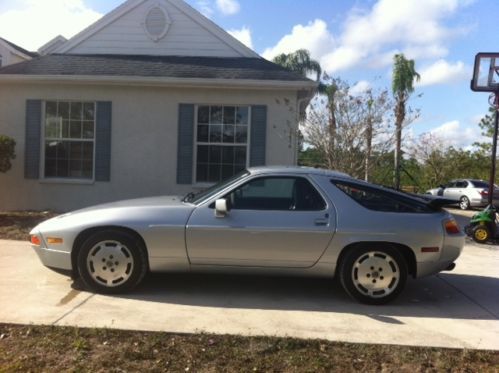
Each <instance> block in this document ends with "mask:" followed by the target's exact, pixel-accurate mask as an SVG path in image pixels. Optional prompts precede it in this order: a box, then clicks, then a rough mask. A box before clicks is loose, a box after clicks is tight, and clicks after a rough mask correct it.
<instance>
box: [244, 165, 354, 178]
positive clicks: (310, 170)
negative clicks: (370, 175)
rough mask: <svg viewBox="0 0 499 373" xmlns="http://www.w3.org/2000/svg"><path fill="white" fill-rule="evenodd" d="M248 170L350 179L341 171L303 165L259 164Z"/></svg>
mask: <svg viewBox="0 0 499 373" xmlns="http://www.w3.org/2000/svg"><path fill="white" fill-rule="evenodd" d="M248 171H249V172H250V173H251V174H275V173H277V174H279V173H283V174H285V173H293V174H304V175H321V176H331V177H340V178H348V179H352V177H351V176H350V175H348V174H345V173H343V172H338V171H333V170H326V169H324V168H315V167H303V166H261V167H250V168H248Z"/></svg>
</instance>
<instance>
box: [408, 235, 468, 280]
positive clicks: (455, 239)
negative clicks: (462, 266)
mask: <svg viewBox="0 0 499 373" xmlns="http://www.w3.org/2000/svg"><path fill="white" fill-rule="evenodd" d="M464 237H465V235H464V233H463V232H461V233H460V234H456V235H446V236H445V239H444V245H443V247H442V250H441V253H440V258H439V259H438V260H435V261H426V262H417V264H416V266H417V269H416V277H418V278H419V277H425V276H430V275H434V274H436V273H439V272H441V271H445V270H446V269H447V268H448V267H449V266H450V265H451V264H452V263H454V262H455V261H456V259H457V258H459V255H461V252H462V251H463V247H464Z"/></svg>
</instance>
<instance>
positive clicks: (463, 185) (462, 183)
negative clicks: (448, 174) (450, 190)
mask: <svg viewBox="0 0 499 373" xmlns="http://www.w3.org/2000/svg"><path fill="white" fill-rule="evenodd" d="M467 186H468V182H467V181H458V182H457V183H456V187H457V188H466V187H467Z"/></svg>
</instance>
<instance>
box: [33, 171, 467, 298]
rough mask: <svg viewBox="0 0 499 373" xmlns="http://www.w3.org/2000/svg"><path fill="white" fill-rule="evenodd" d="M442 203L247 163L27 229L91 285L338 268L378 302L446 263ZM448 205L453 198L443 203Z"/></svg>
mask: <svg viewBox="0 0 499 373" xmlns="http://www.w3.org/2000/svg"><path fill="white" fill-rule="evenodd" d="M446 202H449V201H445V200H443V199H441V198H438V197H437V198H435V197H431V196H427V197H425V199H423V198H418V197H415V196H412V195H408V194H405V193H400V192H396V191H393V190H390V189H387V188H383V187H379V186H375V185H373V184H369V183H366V182H363V181H360V180H357V179H354V178H351V177H349V176H348V175H345V174H341V173H337V172H332V171H326V170H319V169H312V168H299V167H262V168H252V169H249V170H246V171H244V172H242V173H240V174H238V175H236V176H234V177H232V178H230V179H228V180H225V181H223V182H222V183H220V184H218V185H215V186H213V187H211V188H209V189H207V190H205V191H203V192H201V193H198V194H193V193H190V194H188V195H186V196H185V197H183V198H182V197H154V198H144V199H135V200H129V201H122V202H115V203H109V204H105V205H100V206H95V207H91V208H86V209H83V210H79V211H75V212H70V213H68V214H65V215H61V216H58V217H56V218H53V219H50V220H48V221H46V222H43V223H42V224H40V225H38V226H37V227H36V228H34V229H33V230H32V231H31V242H32V245H33V247H34V249H35V251H36V253H37V254H38V256H39V257H40V259H41V261H42V263H43V264H44V265H46V266H47V267H50V268H52V269H55V270H57V271H60V272H67V273H71V274H72V275H73V276H80V277H81V279H82V281H83V283H84V284H85V285H86V286H87V287H88V288H89V289H91V290H93V291H96V292H102V293H118V292H123V291H129V290H131V289H132V288H133V287H135V286H136V285H137V284H139V283H140V282H141V280H142V279H143V278H144V276H145V275H146V274H147V272H148V271H151V272H159V271H193V272H194V271H210V272H213V271H224V272H237V273H252V274H257V273H265V274H269V273H272V274H286V275H306V276H323V277H334V276H336V277H337V278H339V280H340V281H341V284H342V285H343V287H344V289H345V290H346V291H347V293H348V294H350V295H351V296H352V297H353V298H355V299H357V300H359V301H361V302H364V303H370V304H381V303H386V302H388V301H390V300H392V299H394V298H395V297H396V296H397V295H398V294H399V293H400V292H401V291H402V289H403V288H404V285H405V282H406V279H407V276H409V275H410V276H413V277H422V276H427V275H431V274H435V273H438V272H440V271H442V270H451V269H453V268H454V261H455V260H456V259H457V258H458V256H459V254H460V253H461V250H462V248H463V244H464V234H463V233H462V232H461V230H460V228H459V226H458V225H457V223H456V221H455V220H454V219H453V218H452V216H451V215H450V214H449V213H448V212H446V211H444V210H442V208H441V206H442V205H443V204H445V203H446ZM451 202H452V201H451Z"/></svg>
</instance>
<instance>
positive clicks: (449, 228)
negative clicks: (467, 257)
mask: <svg viewBox="0 0 499 373" xmlns="http://www.w3.org/2000/svg"><path fill="white" fill-rule="evenodd" d="M444 227H445V231H446V232H447V233H448V234H457V233H460V232H461V229H460V228H459V224H457V221H455V220H454V219H449V220H446V221H445V223H444Z"/></svg>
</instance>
